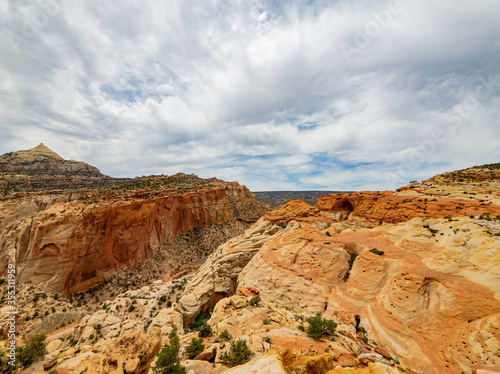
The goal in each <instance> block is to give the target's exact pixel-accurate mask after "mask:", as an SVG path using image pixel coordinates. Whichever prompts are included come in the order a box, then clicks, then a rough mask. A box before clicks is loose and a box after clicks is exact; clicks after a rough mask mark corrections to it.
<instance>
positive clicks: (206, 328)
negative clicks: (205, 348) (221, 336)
mask: <svg viewBox="0 0 500 374" xmlns="http://www.w3.org/2000/svg"><path fill="white" fill-rule="evenodd" d="M210 335H212V328H211V327H210V325H208V324H207V323H206V322H205V323H204V324H203V326H201V327H200V329H199V330H198V336H199V337H200V338H205V337H207V336H210Z"/></svg>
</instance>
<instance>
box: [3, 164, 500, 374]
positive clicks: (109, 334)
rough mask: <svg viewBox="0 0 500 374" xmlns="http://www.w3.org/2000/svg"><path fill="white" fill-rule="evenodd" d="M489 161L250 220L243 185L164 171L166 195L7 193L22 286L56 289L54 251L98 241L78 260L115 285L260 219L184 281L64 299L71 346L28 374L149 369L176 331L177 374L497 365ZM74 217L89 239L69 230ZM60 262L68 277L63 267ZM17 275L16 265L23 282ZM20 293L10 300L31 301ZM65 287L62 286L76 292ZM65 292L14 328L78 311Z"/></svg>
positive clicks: (495, 196)
mask: <svg viewBox="0 0 500 374" xmlns="http://www.w3.org/2000/svg"><path fill="white" fill-rule="evenodd" d="M496 165H497V164H494V165H486V166H483V167H477V168H471V169H467V170H464V171H458V172H453V173H447V174H444V175H441V176H436V177H434V178H431V179H430V180H428V181H424V182H421V183H417V182H412V183H410V185H408V186H406V187H403V188H401V189H399V190H398V191H394V192H390V191H384V192H355V193H349V194H347V193H344V194H332V195H327V196H323V197H322V198H320V199H319V200H318V202H317V204H316V205H315V206H312V205H310V204H307V203H305V202H303V201H300V200H294V201H290V202H289V203H287V204H286V205H284V206H283V207H281V208H280V209H278V210H275V211H272V212H268V213H267V214H265V215H264V216H263V217H261V218H260V219H258V220H256V218H257V217H256V216H255V215H254V214H253V212H255V211H256V210H258V207H259V206H258V205H256V204H255V203H254V202H253V200H252V195H251V194H250V193H249V192H248V190H246V189H245V188H244V187H243V186H240V185H238V184H237V183H225V182H221V181H218V180H200V179H196V178H194V177H193V176H186V175H178V176H174V177H175V178H176V182H175V187H174V186H172V185H170V184H169V183H170V182H172V180H171V179H168V178H166V177H157V178H156V179H143V180H140V181H137V184H138V185H135V186H134V187H132V188H130V189H127V188H128V187H125V188H122V187H120V188H118V189H111V190H109V191H107V192H102V193H100V194H85V193H83V195H80V196H78V195H76V192H74V193H75V195H73V196H71V195H68V194H60V195H58V197H57V198H54V197H48V196H47V197H46V196H45V195H42V194H40V195H37V196H36V198H35V197H33V196H31V197H29V198H27V197H19V198H18V200H19V201H17V203H18V204H19V205H18V207H19V210H17V211H16V209H13V208H12V207H13V206H15V205H12V206H9V205H8V204H13V199H15V198H9V199H7V200H6V201H5V202H4V205H3V206H4V207H5V209H4V210H1V212H2V213H1V216H0V219H1V220H3V221H2V222H4V223H5V227H9V229H8V230H5V231H4V232H3V233H2V235H1V236H0V238H1V241H0V243H7V244H2V245H3V247H2V248H4V249H5V250H4V252H2V256H4V258H5V256H6V255H5V253H7V254H8V253H16V254H17V255H18V256H20V259H21V262H20V264H23V262H22V261H26V264H27V265H28V264H32V265H33V264H36V265H37V266H35V267H32V269H37V268H38V269H41V270H39V271H33V272H32V273H31V275H30V277H31V278H33V279H36V280H37V282H41V283H42V284H45V285H46V286H50V285H51V284H56V283H54V282H56V280H57V279H56V280H54V279H53V280H52V282H53V283H51V282H50V280H45V278H43V277H44V276H45V275H44V273H49V272H50V273H54V274H59V275H58V277H59V278H60V279H63V278H62V275H61V274H62V273H61V272H59V273H58V270H57V269H55V268H51V267H49V266H48V265H47V264H50V263H51V261H52V263H54V261H58V260H57V259H58V258H59V257H60V256H61V254H64V253H66V252H64V251H63V250H61V248H67V247H65V245H66V246H68V244H64V243H71V246H72V247H69V248H72V250H73V251H76V249H77V248H83V247H86V248H94V247H93V246H94V245H95V250H96V252H92V251H89V252H88V256H89V257H88V258H89V261H86V262H85V263H88V264H89V265H92V264H94V262H93V261H91V259H93V257H92V256H96V258H102V260H101V259H99V260H95V261H96V262H97V261H108V262H106V265H105V266H104V267H101V269H108V270H109V269H111V270H110V273H108V274H107V275H105V271H102V270H101V271H98V270H97V269H96V273H95V275H93V276H92V277H91V278H89V279H92V278H96V277H99V276H102V279H106V276H109V274H112V272H113V271H115V270H116V271H118V270H120V269H121V271H122V272H121V273H120V274H121V277H127V274H131V273H127V272H124V271H123V269H122V268H121V267H120V266H115V264H117V263H121V264H125V265H124V267H127V268H129V267H133V266H136V265H134V263H133V261H135V260H136V259H139V260H138V261H139V262H140V261H143V265H142V266H143V267H144V269H145V270H144V271H145V272H151V270H148V269H150V268H149V267H147V266H149V265H148V264H149V263H148V261H150V260H151V259H155V261H157V260H156V257H155V256H156V255H155V252H157V253H161V249H160V248H161V247H162V245H163V244H162V243H170V244H169V245H171V246H177V245H178V246H181V245H180V243H181V241H183V240H185V241H188V240H190V239H189V238H188V237H186V238H184V235H187V234H186V233H188V232H190V233H194V232H196V230H195V229H194V227H195V226H196V225H198V226H202V225H205V224H206V225H212V226H210V227H216V226H217V225H224V224H227V223H223V222H226V221H227V220H231V219H232V220H233V221H232V222H233V224H234V223H235V221H236V222H240V223H241V224H243V223H247V222H252V221H256V222H255V223H254V224H253V225H252V226H250V227H249V228H247V229H246V231H245V232H244V233H241V234H239V235H238V236H235V237H233V238H232V239H230V240H228V241H226V242H225V243H224V244H222V245H220V246H218V247H217V248H216V249H215V250H213V251H212V252H211V254H210V255H209V256H208V258H207V259H206V261H205V262H204V264H203V265H201V267H199V269H198V270H197V271H196V273H195V274H194V275H189V276H185V277H182V276H183V275H184V273H181V277H180V278H179V279H175V280H173V281H170V277H168V279H165V277H163V279H158V278H160V277H157V278H156V279H157V280H156V281H155V282H151V283H149V284H148V285H147V286H143V287H140V288H137V289H135V290H128V291H126V292H122V293H118V294H117V295H116V296H115V293H114V292H113V293H109V292H110V290H111V289H112V287H114V286H112V285H114V284H115V283H114V282H115V281H116V279H114V280H113V281H110V282H109V283H103V285H102V289H101V290H100V291H96V292H99V294H102V293H104V295H106V292H108V294H109V300H106V301H104V302H103V303H100V304H98V305H94V304H91V301H92V300H93V299H94V298H96V295H95V293H94V294H90V295H89V296H90V298H89V297H87V294H81V295H78V296H75V298H76V299H77V300H78V302H80V301H82V302H83V303H84V306H86V303H87V300H90V301H89V304H88V307H87V308H86V309H83V311H84V313H83V314H81V319H76V321H75V326H74V329H72V330H71V331H69V332H68V334H69V336H66V337H65V336H62V333H59V332H55V333H53V334H51V335H50V341H51V343H50V345H49V348H50V354H48V355H47V356H46V358H45V361H44V362H43V365H42V363H38V364H34V365H32V367H31V368H30V370H32V371H31V372H33V373H35V372H37V371H36V370H38V369H39V370H38V372H43V371H42V366H45V367H46V368H49V367H50V368H54V369H56V370H57V372H58V373H62V374H65V373H68V374H69V373H72V372H75V373H84V372H85V373H94V372H95V373H104V372H107V371H108V372H112V371H113V370H118V371H119V370H123V371H124V372H130V373H136V372H144V373H146V372H148V370H149V367H150V365H151V363H152V362H154V355H155V354H156V352H158V350H159V349H160V346H161V344H165V343H167V342H168V340H169V334H170V333H171V332H172V331H174V329H175V330H176V331H177V333H178V334H179V338H180V354H179V357H178V358H179V359H180V360H181V365H183V366H185V367H186V368H187V371H186V373H188V374H192V373H194V374H201V373H205V374H210V373H212V374H214V373H222V372H227V373H245V374H246V373H256V374H257V373H270V374H275V373H276V374H278V373H287V374H290V373H294V374H299V373H300V374H302V373H304V374H305V373H307V374H310V373H321V374H336V373H338V374H344V373H345V374H348V373H352V374H356V373H359V374H395V373H425V374H455V373H467V374H472V373H495V372H497V371H498V367H499V366H500V266H499V264H500V174H499V170H500V169H499V168H498V167H497V166H496ZM498 166H500V165H498ZM169 178H172V177H169ZM175 178H174V179H175ZM186 180H189V183H185V184H182V183H181V184H179V181H186ZM148 181H149V182H150V185H149V186H148V185H147V183H148ZM169 181H170V182H169ZM160 186H164V187H161V188H160ZM167 190H168V193H167ZM118 192H119V193H118ZM79 199H81V200H79ZM86 199H87V200H86ZM96 200H97V201H96ZM82 208H84V209H83V210H82ZM167 208H168V211H167ZM183 211H184V212H185V213H181V212H183ZM51 213H53V214H54V216H51ZM90 217H93V218H92V219H90ZM161 217H164V219H165V221H162V218H161ZM165 217H167V218H165ZM238 219H239V220H240V221H237V220H238ZM82 222H86V224H85V227H87V230H91V231H85V230H82V231H81V234H80V231H78V230H79V229H78V227H79V226H78V224H81V223H82ZM157 222H158V223H157ZM75 225H76V226H75ZM28 226H29V229H28V228H27V227H28ZM21 227H25V229H24V230H25V231H22V233H24V234H21V231H19V230H20V228H21ZM158 227H159V228H158ZM200 230H201V229H200ZM75 233H79V234H78V235H75ZM87 237H92V241H87V240H88V239H87ZM23 243H33V244H30V245H31V246H30V245H28V244H25V245H24V247H23V246H22V245H23ZM120 243H126V244H120ZM197 243H204V244H203V245H205V243H206V241H203V240H200V241H198V242H197ZM206 245H208V244H206ZM78 246H80V247H78ZM132 247H133V248H132ZM181 247H182V246H181ZM20 248H25V249H24V250H22V249H20ZM75 248H76V249H75ZM176 248H177V247H176ZM78 250H79V251H80V250H81V249H78ZM81 251H82V252H81V253H80V255H81V256H86V254H87V252H85V251H83V250H81ZM134 251H137V252H134ZM69 252H71V251H68V253H69ZM208 252H209V251H207V253H208ZM95 253H98V254H99V255H96V254H95ZM148 253H149V254H152V255H151V256H150V257H149V258H148V259H147V260H144V259H145V258H146V257H148ZM183 253H188V252H183ZM143 254H144V255H143ZM23 256H24V257H23ZM127 256H130V258H129V257H127ZM141 256H142V257H141ZM65 258H66V260H67V262H70V263H71V262H74V261H73V260H71V261H70V260H68V258H70V257H65ZM158 258H160V257H158ZM110 264H111V265H110ZM44 266H47V267H46V268H44ZM57 266H58V268H63V269H67V268H65V266H67V264H66V262H64V261H62V262H61V263H58V265H57ZM92 266H93V265H92ZM99 266H101V265H99ZM99 266H98V267H99ZM137 266H139V265H137ZM27 268H29V266H27V267H26V268H24V267H22V266H20V267H19V269H20V270H21V276H23V274H25V273H26V271H27V270H26V269H27ZM81 268H82V269H83V268H85V267H84V266H83V265H82V266H81ZM90 268H91V266H89V267H86V268H85V269H90ZM43 269H45V270H43ZM108 270H106V271H108ZM138 271H139V273H140V270H138ZM26 274H27V273H26ZM71 274H72V277H73V278H75V277H76V278H77V279H78V282H79V284H83V283H85V282H86V279H85V276H83V273H78V271H76V272H73V273H71ZM156 275H159V274H156ZM138 276H140V274H138ZM36 277H39V278H36ZM51 279H52V278H51ZM43 282H45V283H43ZM61 284H62V283H61ZM66 284H70V285H71V284H72V283H71V281H70V280H68V281H67V282H66ZM2 287H6V285H2ZM23 287H24V286H22V287H21V291H20V292H30V291H29V290H30V289H31V288H26V287H24V288H23ZM30 287H31V286H30ZM71 287H72V286H70V287H67V288H65V290H67V292H72V290H73V289H74V288H71ZM113 290H114V288H113ZM33 292H34V291H33ZM36 292H37V293H39V292H40V291H39V290H36ZM41 297H42V298H43V294H41ZM62 298H63V299H64V300H61V299H59V300H58V299H56V298H55V295H52V294H50V293H49V294H48V296H46V297H45V298H44V299H43V300H39V301H33V302H32V303H30V306H29V307H30V308H32V309H30V313H33V311H34V310H36V311H37V312H38V310H40V312H41V313H43V308H47V307H48V305H49V303H50V302H54V303H56V301H57V306H56V308H55V310H54V311H53V313H52V314H50V313H49V315H47V316H42V317H41V316H40V315H38V314H40V313H36V314H37V316H36V317H35V316H34V314H30V316H32V317H33V319H36V323H34V322H33V320H31V321H26V324H24V325H23V324H22V326H25V327H32V328H40V323H41V322H40V321H42V322H43V321H47V322H48V321H50V320H51V318H56V316H58V315H59V314H60V313H61V308H65V309H66V308H68V312H72V313H73V314H74V315H75V316H76V315H78V314H79V313H81V311H82V309H81V308H82V307H83V306H82V307H80V309H78V308H79V307H76V306H75V305H74V300H73V299H70V296H62ZM96 299H97V298H96ZM72 300H73V301H72ZM96 306H98V307H97V308H96ZM24 307H25V306H24V305H23V308H24ZM26 308H28V306H26ZM318 314H319V315H320V316H321V318H323V319H324V321H323V323H330V322H328V321H334V322H335V323H336V326H335V328H330V329H326V328H325V329H323V331H322V333H323V335H321V337H318V338H317V339H313V338H312V337H311V336H310V335H311V334H310V331H308V329H309V327H310V326H311V320H310V318H311V317H314V316H317V315H318ZM25 315H26V314H25V313H24V312H23V313H21V314H20V316H22V318H24V317H25ZM43 318H46V319H45V320H44V319H43ZM39 320H40V321H39ZM201 320H203V321H204V323H207V324H208V325H209V326H210V328H211V330H212V334H211V335H209V336H204V337H203V338H202V341H203V344H204V348H203V351H201V353H200V354H198V355H197V356H195V358H194V359H189V360H188V359H187V356H186V349H187V347H188V345H189V344H190V342H191V340H192V339H193V338H198V332H197V331H196V330H194V327H195V326H196V324H198V325H199V324H200V322H201ZM325 321H326V322H325ZM68 322H69V321H68ZM2 326H3V330H1V331H0V332H1V333H2V334H4V335H5V333H6V331H7V330H6V329H5V327H6V325H5V324H3V325H2ZM71 326H73V325H71ZM329 326H330V327H332V326H333V324H331V323H330V325H329ZM227 335H230V337H229V339H230V341H231V342H233V341H235V340H244V341H245V342H246V344H247V346H248V347H249V348H250V350H251V351H252V357H251V361H249V362H248V363H246V364H244V365H240V366H236V367H230V366H229V365H227V364H226V363H224V360H223V357H224V354H225V353H227V352H229V351H230V342H229V341H227V338H228V337H227ZM68 338H69V339H68ZM139 345H140V347H139ZM0 348H1V347H0ZM3 349H4V348H3ZM108 357H111V358H108ZM37 365H38V366H37ZM47 370H48V369H47ZM45 371H46V370H45Z"/></svg>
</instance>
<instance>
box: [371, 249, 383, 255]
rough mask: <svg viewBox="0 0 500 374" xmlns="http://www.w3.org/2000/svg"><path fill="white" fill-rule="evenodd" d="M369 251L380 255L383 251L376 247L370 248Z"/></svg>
mask: <svg viewBox="0 0 500 374" xmlns="http://www.w3.org/2000/svg"><path fill="white" fill-rule="evenodd" d="M370 252H371V253H375V254H376V255H379V256H382V255H383V254H384V251H379V250H378V249H377V248H373V249H370Z"/></svg>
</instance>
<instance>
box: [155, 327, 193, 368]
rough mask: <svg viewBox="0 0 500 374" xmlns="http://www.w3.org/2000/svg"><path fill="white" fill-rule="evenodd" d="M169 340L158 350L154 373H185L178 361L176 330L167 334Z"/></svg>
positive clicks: (178, 347)
mask: <svg viewBox="0 0 500 374" xmlns="http://www.w3.org/2000/svg"><path fill="white" fill-rule="evenodd" d="M169 338H170V342H169V343H168V344H165V345H164V346H163V348H162V349H161V351H160V352H158V354H157V357H158V359H157V360H156V364H155V366H154V367H153V372H154V373H155V374H186V368H185V367H184V366H181V365H180V363H179V357H178V356H179V349H180V344H179V337H178V336H177V332H176V330H174V331H172V333H171V334H170V336H169Z"/></svg>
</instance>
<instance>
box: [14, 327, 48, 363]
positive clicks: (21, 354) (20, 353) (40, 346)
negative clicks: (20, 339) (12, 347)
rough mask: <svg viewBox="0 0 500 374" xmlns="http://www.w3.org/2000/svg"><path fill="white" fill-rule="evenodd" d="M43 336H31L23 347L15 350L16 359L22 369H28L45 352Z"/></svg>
mask: <svg viewBox="0 0 500 374" xmlns="http://www.w3.org/2000/svg"><path fill="white" fill-rule="evenodd" d="M44 342H45V335H44V334H41V335H35V336H32V337H31V338H30V339H29V340H28V342H27V344H26V345H25V346H24V347H19V348H16V351H17V353H16V358H17V360H18V362H19V363H20V364H21V365H22V366H23V367H25V368H26V367H28V366H30V365H31V364H32V363H34V362H35V361H38V360H39V359H40V358H43V356H44V355H45V353H47V350H46V348H45V344H44Z"/></svg>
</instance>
